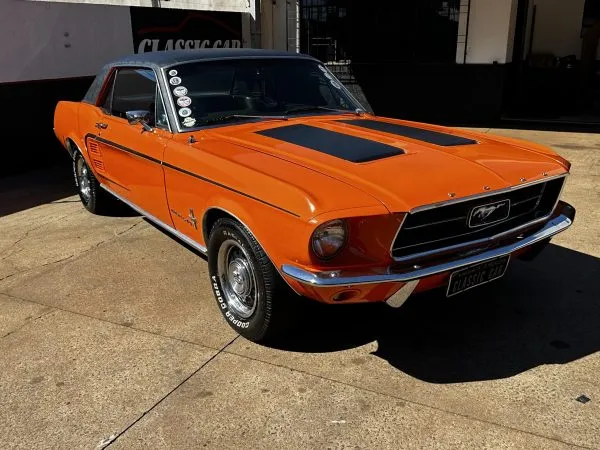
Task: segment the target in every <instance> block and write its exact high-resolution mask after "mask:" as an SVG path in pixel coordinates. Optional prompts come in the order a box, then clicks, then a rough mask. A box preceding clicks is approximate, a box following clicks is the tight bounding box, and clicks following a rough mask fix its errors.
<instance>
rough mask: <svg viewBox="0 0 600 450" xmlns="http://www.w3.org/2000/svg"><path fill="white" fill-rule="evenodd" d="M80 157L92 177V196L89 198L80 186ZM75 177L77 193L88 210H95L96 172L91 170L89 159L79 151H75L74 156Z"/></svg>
mask: <svg viewBox="0 0 600 450" xmlns="http://www.w3.org/2000/svg"><path fill="white" fill-rule="evenodd" d="M80 159H81V160H82V161H83V164H84V165H85V166H86V167H87V169H88V177H89V178H90V198H89V199H86V198H85V197H84V196H83V195H82V194H81V190H80V187H79V178H78V176H77V162H78V161H79V160H80ZM73 179H74V180H75V187H76V188H77V194H78V195H79V199H80V200H81V203H82V204H83V206H84V207H85V208H86V209H87V210H88V211H92V212H93V210H94V206H95V204H96V184H95V183H96V178H95V177H94V174H93V173H92V171H91V170H90V167H89V165H88V163H87V161H86V160H85V158H84V157H83V155H82V154H81V153H80V152H79V151H77V152H75V157H74V158H73Z"/></svg>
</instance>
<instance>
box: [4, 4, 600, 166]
mask: <svg viewBox="0 0 600 450" xmlns="http://www.w3.org/2000/svg"><path fill="white" fill-rule="evenodd" d="M599 35H600V0H569V1H564V0H403V1H397V0H387V1H377V2H375V1H366V0H269V1H263V2H259V0H61V1H56V0H3V1H2V2H0V40H1V42H2V43H3V44H2V45H1V46H0V62H1V64H0V99H1V100H2V102H3V105H4V106H5V108H8V109H9V110H10V111H11V114H10V115H9V119H8V123H6V122H5V126H6V127H7V128H8V129H11V130H13V132H15V131H16V132H17V133H20V134H23V135H27V136H30V137H33V138H35V141H36V142H40V143H43V145H41V146H37V145H36V146H34V147H35V148H33V149H30V150H28V153H27V156H25V155H19V154H17V155H15V156H11V158H14V161H12V162H10V163H9V164H8V165H5V166H4V168H3V169H0V170H2V171H3V172H6V171H15V170H23V169H27V168H29V167H30V166H31V165H32V164H34V163H38V164H39V163H44V162H49V161H52V160H54V159H55V158H56V157H57V154H58V152H60V149H58V146H57V145H56V143H55V139H54V137H53V135H52V126H51V123H52V115H53V110H54V106H55V104H56V102H57V101H58V100H60V99H73V100H78V99H80V98H81V97H82V95H83V93H84V92H85V90H86V89H87V87H88V86H89V84H90V82H91V80H92V77H93V75H94V74H95V73H96V72H97V71H98V69H99V68H100V67H101V66H102V65H103V64H105V63H106V62H108V61H111V60H113V59H116V58H118V57H120V56H123V55H126V54H130V53H134V52H146V51H160V50H169V49H190V50H192V49H202V48H206V47H231V48H235V47H255V48H273V49H277V50H289V51H295V52H297V51H301V52H303V53H309V54H311V55H313V56H315V57H317V58H319V59H321V60H322V61H323V62H325V63H326V64H327V65H328V66H329V67H330V68H331V70H332V71H334V72H335V73H336V74H337V75H338V76H339V78H340V79H341V80H342V81H343V82H344V83H345V84H346V86H348V88H349V89H350V90H351V91H352V92H353V93H354V94H355V95H356V96H357V97H358V98H359V100H361V101H362V102H363V103H364V104H365V105H366V106H367V107H369V108H371V109H372V110H373V111H374V112H375V113H377V114H380V115H387V116H392V117H400V118H406V119H412V120H422V121H431V122H440V123H452V124H460V123H469V124H472V123H485V124H492V123H494V122H497V121H499V120H501V119H507V118H509V119H527V120H531V119H534V120H537V119H541V120H567V121H568V120H584V121H585V120H588V121H591V123H595V121H596V120H597V118H598V117H600V82H599V76H600V68H599V66H598V62H597V61H598V59H599V58H600V49H599V48H598V36H599ZM34 118H35V120H33V119H34ZM32 122H35V124H37V125H36V126H34V127H32V126H31V124H32ZM598 123H600V120H598Z"/></svg>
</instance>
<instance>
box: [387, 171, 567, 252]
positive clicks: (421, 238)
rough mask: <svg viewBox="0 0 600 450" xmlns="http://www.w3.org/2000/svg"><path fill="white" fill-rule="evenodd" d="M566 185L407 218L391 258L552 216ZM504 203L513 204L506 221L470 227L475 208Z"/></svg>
mask: <svg viewBox="0 0 600 450" xmlns="http://www.w3.org/2000/svg"><path fill="white" fill-rule="evenodd" d="M563 183H564V178H557V179H554V180H549V181H546V182H543V183H537V184H533V185H530V186H525V187H522V188H520V189H514V190H511V191H507V192H503V193H499V194H493V193H492V194H490V195H489V196H485V197H479V198H476V199H473V200H467V201H463V202H457V203H451V204H449V205H446V206H440V207H436V208H432V209H427V210H424V211H420V212H416V213H411V214H408V215H407V216H406V219H405V221H404V224H403V225H402V229H401V230H400V232H399V233H398V236H397V237H396V240H395V242H394V245H393V246H392V256H393V257H394V258H399V259H402V258H407V259H408V258H410V257H412V256H417V255H419V254H421V253H424V252H431V251H436V250H441V249H444V248H446V247H454V246H457V247H461V246H462V245H463V244H464V245H468V244H469V243H471V242H473V241H477V240H480V239H485V238H489V237H492V236H495V235H496V234H499V233H503V232H507V231H510V230H512V229H514V228H517V227H520V226H522V225H526V224H528V223H530V222H533V221H535V220H536V219H540V218H543V217H546V216H549V215H550V214H551V213H552V209H553V208H554V205H555V204H556V201H557V200H558V196H559V195H560V191H561V189H562V186H563ZM503 200H510V204H511V206H510V211H509V214H508V217H506V219H504V220H501V221H499V222H496V223H493V224H490V225H483V226H480V227H478V228H471V227H469V224H468V221H469V216H470V214H471V212H472V210H473V209H474V208H477V207H479V206H484V205H489V204H493V203H496V202H502V201H503Z"/></svg>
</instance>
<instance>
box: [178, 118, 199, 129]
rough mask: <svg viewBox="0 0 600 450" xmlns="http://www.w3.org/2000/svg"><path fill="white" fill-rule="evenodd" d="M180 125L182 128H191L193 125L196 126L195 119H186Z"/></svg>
mask: <svg viewBox="0 0 600 450" xmlns="http://www.w3.org/2000/svg"><path fill="white" fill-rule="evenodd" d="M181 123H182V124H183V126H184V127H188V128H189V127H193V126H194V125H196V119H194V118H193V117H186V118H185V119H183V121H182V122H181Z"/></svg>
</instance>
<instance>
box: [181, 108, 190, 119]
mask: <svg viewBox="0 0 600 450" xmlns="http://www.w3.org/2000/svg"><path fill="white" fill-rule="evenodd" d="M179 115H180V116H181V117H189V116H191V115H192V110H191V109H190V108H181V109H180V110H179Z"/></svg>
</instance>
